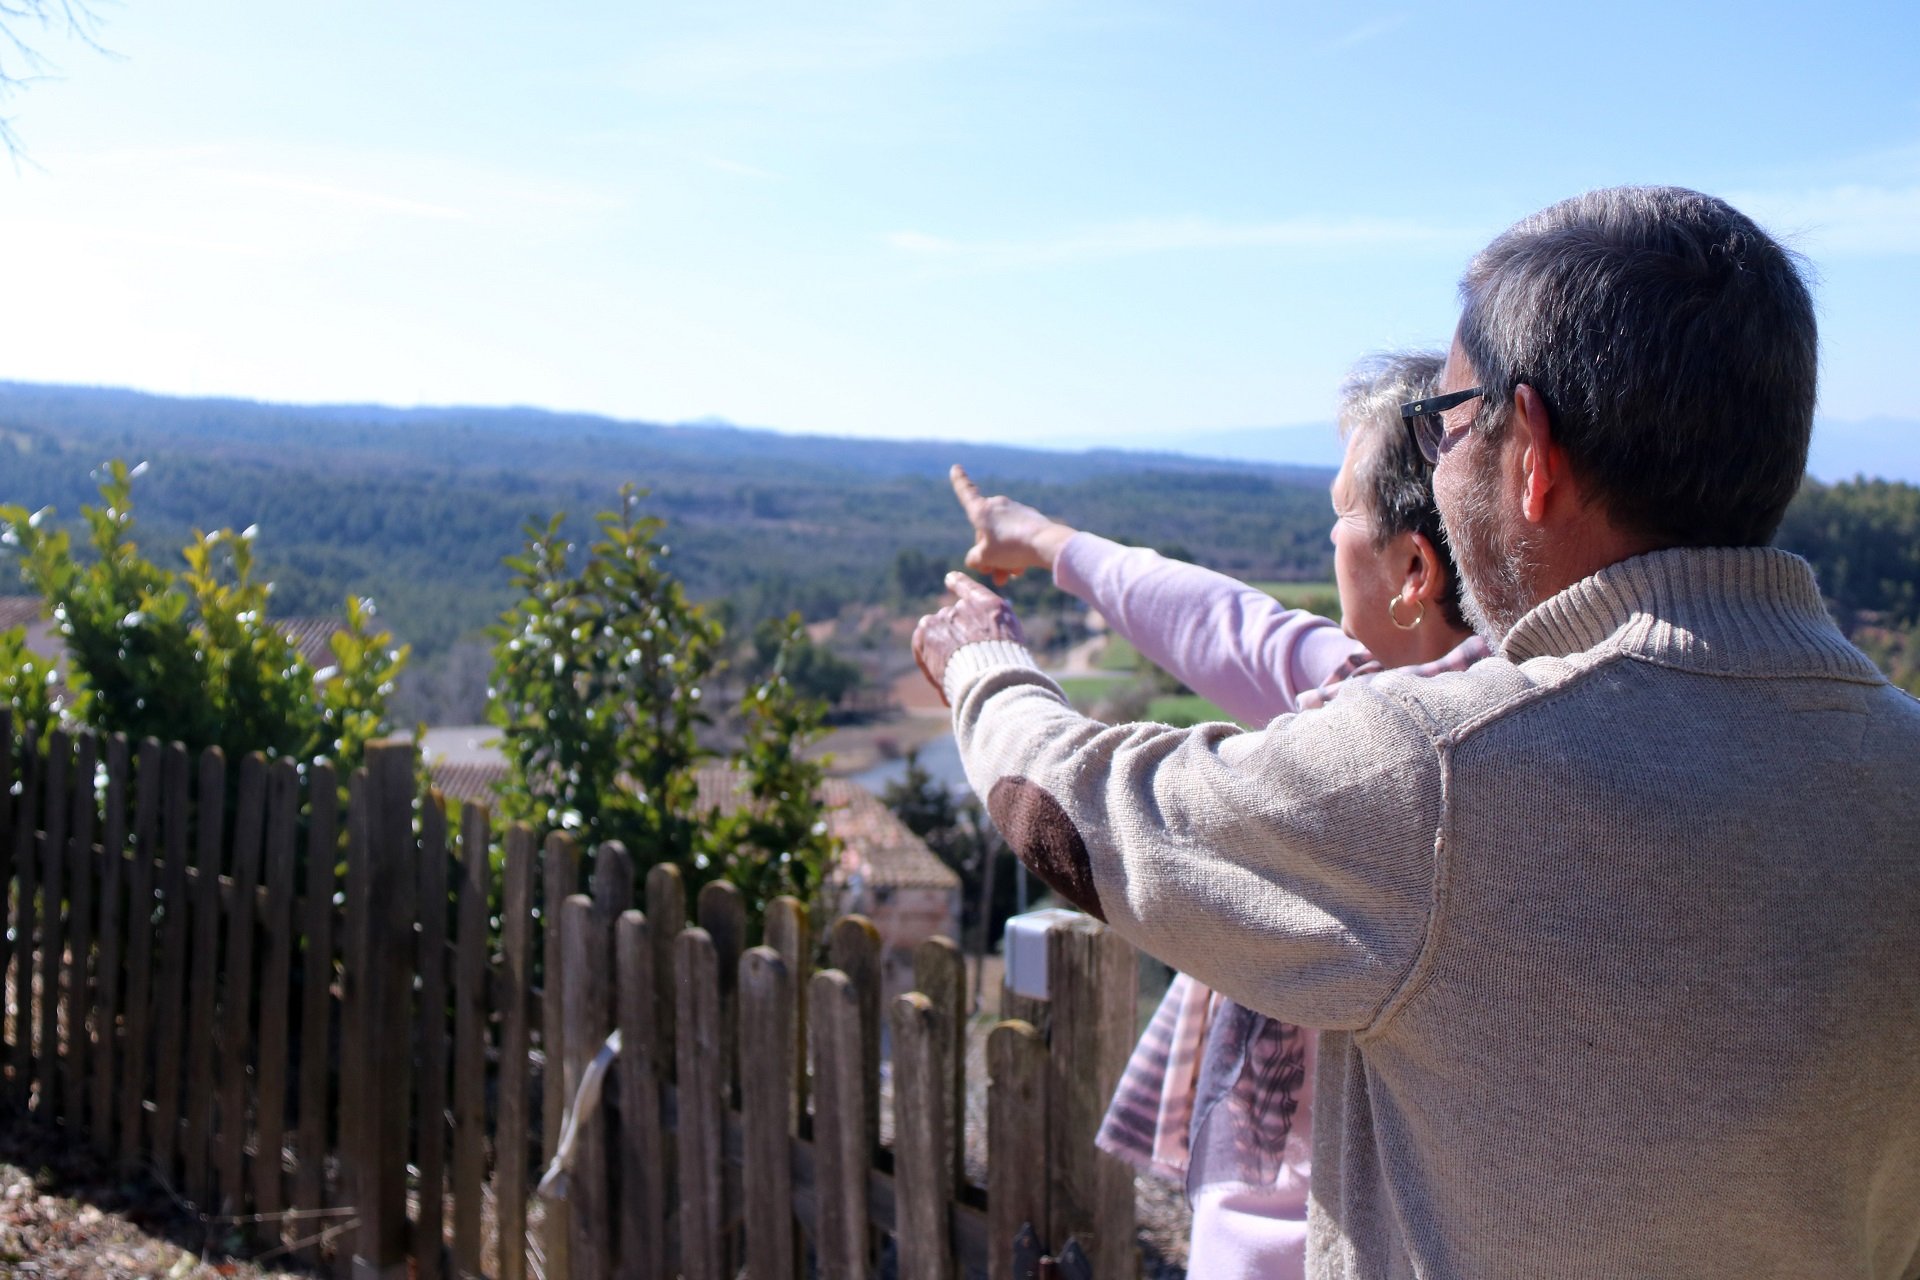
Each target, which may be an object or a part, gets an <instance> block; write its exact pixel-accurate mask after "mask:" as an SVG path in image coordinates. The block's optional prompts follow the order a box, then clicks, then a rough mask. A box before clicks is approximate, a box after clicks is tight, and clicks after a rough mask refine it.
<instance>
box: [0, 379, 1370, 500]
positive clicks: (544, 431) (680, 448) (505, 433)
mask: <svg viewBox="0 0 1920 1280" xmlns="http://www.w3.org/2000/svg"><path fill="white" fill-rule="evenodd" d="M9 420H13V421H22V422H30V423H32V424H33V425H35V426H37V427H39V428H42V429H46V430H52V431H59V432H65V431H71V432H76V433H78V434H81V435H83V436H88V437H96V438H99V437H104V438H107V439H111V438H113V437H114V436H116V435H119V436H122V437H123V438H126V439H128V440H129V441H130V442H131V441H132V440H134V439H155V438H164V439H166V440H169V441H171V442H173V443H175V444H179V443H185V442H188V441H192V442H196V443H200V444H204V445H209V446H214V447H223V448H238V449H248V448H265V449H271V450H274V451H276V452H279V451H282V450H288V449H291V450H294V451H295V452H298V453H307V452H312V453H324V452H325V451H326V450H328V449H332V450H353V451H359V450H372V451H374V452H376V453H381V454H387V455H390V456H392V455H401V456H405V455H411V454H419V455H422V456H429V455H431V456H434V457H435V460H436V462H439V463H444V464H447V465H454V466H488V465H494V466H516V465H519V466H524V465H533V466H536V467H538V468H539V469H540V470H542V471H544V472H548V473H555V472H567V471H570V470H581V469H584V470H585V471H587V472H589V473H592V474H604V472H605V468H606V463H607V455H608V453H609V452H611V453H612V454H613V455H615V456H624V457H629V458H635V459H637V458H641V457H649V456H651V457H657V458H660V459H662V460H672V461H674V462H680V463H691V462H726V461H731V460H751V461H753V462H754V463H757V464H763V465H777V466H781V467H798V468H801V469H802V470H803V471H814V472H817V471H818V470H820V469H825V470H829V471H834V472H851V473H855V474H860V475H867V476H872V477H876V478H878V477H889V476H930V477H940V476H944V475H945V474H946V472H947V468H948V467H950V466H952V465H953V463H955V462H961V463H964V464H965V465H966V466H967V467H968V469H969V470H970V471H972V472H974V473H975V474H977V475H981V476H997V477H1002V478H1005V479H1008V480H1025V481H1037V482H1042V483H1059V484H1071V483H1076V482H1079V481H1083V480H1088V479H1092V478H1094V477H1097V476H1102V475H1113V474H1121V473H1133V472H1140V471H1168V472H1176V473H1188V474H1191V473H1199V472H1209V471H1221V470H1231V471H1252V472H1254V473H1257V474H1261V475H1264V476H1267V477H1269V478H1271V479H1274V480H1277V481H1280V482H1283V483H1301V484H1324V483H1326V481H1327V477H1328V470H1327V466H1326V464H1325V463H1324V462H1321V463H1316V462H1308V463H1307V464H1305V465H1298V464H1291V463H1288V462H1285V461H1284V460H1278V459H1259V460H1254V459H1246V458H1236V457H1203V456H1195V454H1194V452H1193V451H1191V450H1178V451H1176V450H1173V449H1166V450H1144V449H1118V448H1112V447H1092V448H1086V449H1078V450H1074V449H1045V448H1029V447H1023V446H1018V445H1004V444H982V443H976V442H969V441H946V440H922V439H909V440H891V439H871V438H865V437H852V436H832V435H798V434H789V433H786V432H779V431H770V430H766V429H762V428H754V427H741V426H735V425H733V424H730V423H717V422H714V421H712V420H706V421H702V422H699V423H688V424H667V423H658V422H645V421H635V420H627V419H619V418H610V417H604V416H600V415H596V414H584V413H563V412H555V411H552V410H547V409H537V408H525V407H516V408H471V407H459V406H453V407H422V408H393V407H391V406H385V405H359V404H330V405H282V404H272V403H267V402H261V401H252V400H239V399H226V398H185V397H176V396H161V395H154V394H151V393H148V392H142V391H128V390H122V389H118V388H108V387H81V386H67V385H59V384H43V383H24V382H5V381H0V426H3V425H5V424H6V423H7V422H8V421H9ZM322 425H324V426H325V428H326V431H327V433H328V434H327V435H326V437H325V439H324V442H322V441H320V440H317V439H316V438H315V434H314V433H315V430H316V428H318V427H320V426H322ZM402 431H403V432H404V434H397V432H402ZM447 450H452V451H453V452H452V453H451V455H449V454H448V453H447V452H445V451H447ZM314 460H316V461H318V460H320V459H318V458H316V459H314ZM1337 463H1338V459H1337V458H1336V459H1335V462H1334V465H1336V466H1337Z"/></svg>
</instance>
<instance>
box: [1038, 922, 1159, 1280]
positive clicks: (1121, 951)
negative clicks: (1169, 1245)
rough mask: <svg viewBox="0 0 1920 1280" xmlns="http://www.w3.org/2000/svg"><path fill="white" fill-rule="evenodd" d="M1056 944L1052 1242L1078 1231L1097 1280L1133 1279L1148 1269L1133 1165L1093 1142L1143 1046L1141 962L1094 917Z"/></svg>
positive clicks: (1051, 956) (1050, 951)
mask: <svg viewBox="0 0 1920 1280" xmlns="http://www.w3.org/2000/svg"><path fill="white" fill-rule="evenodd" d="M1047 943H1048V947H1047V984H1048V989H1049V995H1050V1003H1051V1004H1052V1006H1053V1008H1052V1018H1053V1030H1052V1035H1051V1039H1050V1044H1049V1049H1048V1054H1047V1061H1048V1063H1049V1069H1048V1073H1047V1118H1048V1128H1047V1148H1048V1151H1047V1155H1048V1170H1049V1174H1050V1176H1049V1179H1048V1181H1049V1183H1050V1186H1049V1188H1048V1203H1047V1209H1048V1219H1049V1226H1048V1230H1047V1232H1046V1239H1047V1243H1048V1244H1049V1245H1050V1246H1052V1247H1053V1248H1055V1249H1059V1248H1062V1247H1063V1246H1064V1245H1065V1244H1066V1241H1067V1238H1068V1237H1069V1236H1073V1237H1077V1238H1078V1239H1079V1240H1080V1242H1081V1245H1082V1247H1084V1248H1086V1249H1087V1251H1088V1252H1089V1253H1090V1254H1091V1255H1092V1258H1093V1266H1094V1275H1095V1277H1096V1280H1132V1278H1133V1277H1135V1276H1137V1275H1138V1274H1139V1271H1140V1263H1139V1259H1138V1258H1137V1256H1136V1254H1137V1249H1136V1247H1135V1245H1134V1206H1133V1170H1132V1169H1131V1168H1129V1167H1128V1166H1127V1165H1126V1164H1125V1163H1124V1162H1122V1161H1119V1160H1116V1159H1114V1158H1113V1157H1112V1156H1109V1155H1107V1154H1106V1153H1104V1152H1102V1151H1100V1150H1099V1149H1098V1148H1096V1147H1095V1146H1094V1144H1093V1138H1094V1135H1095V1134H1096V1133H1097V1132H1098V1131H1099V1128H1100V1120H1101V1117H1103V1116H1104V1115H1105V1114H1106V1109H1107V1102H1108V1100H1109V1099H1111V1098H1112V1097H1113V1091H1114V1088H1115V1086H1117V1085H1118V1084H1119V1082H1120V1074H1121V1072H1122V1071H1123V1070H1125V1068H1126V1063H1127V1054H1128V1051H1129V1050H1130V1049H1131V1047H1132V1045H1133V1040H1134V1035H1133V1032H1134V1020H1135V1018H1136V1016H1137V1015H1136V1013H1135V1009H1136V1006H1137V1004H1138V1001H1139V961H1138V958H1137V957H1136V956H1135V954H1134V951H1133V948H1132V947H1130V946H1128V945H1127V944H1126V942H1125V941H1124V940H1123V939H1122V938H1121V937H1120V935H1119V934H1117V933H1114V932H1113V931H1111V930H1109V929H1107V928H1106V927H1104V926H1103V925H1101V924H1099V923H1098V922H1096V921H1094V920H1092V919H1087V920H1083V921H1075V922H1073V923H1071V924H1066V925H1061V926H1058V927H1056V928H1054V929H1053V930H1052V932H1051V934H1050V935H1049V937H1048V939H1047Z"/></svg>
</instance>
